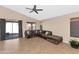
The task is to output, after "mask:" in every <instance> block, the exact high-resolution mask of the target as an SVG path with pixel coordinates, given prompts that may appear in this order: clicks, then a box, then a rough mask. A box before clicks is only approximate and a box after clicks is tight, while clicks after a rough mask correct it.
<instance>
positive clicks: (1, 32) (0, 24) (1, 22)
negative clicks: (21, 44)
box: [0, 19, 5, 40]
mask: <svg viewBox="0 0 79 59" xmlns="http://www.w3.org/2000/svg"><path fill="white" fill-rule="evenodd" d="M0 36H1V37H0V39H1V40H5V19H0Z"/></svg>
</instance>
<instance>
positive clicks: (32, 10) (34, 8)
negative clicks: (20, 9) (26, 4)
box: [26, 5, 43, 14]
mask: <svg viewBox="0 0 79 59" xmlns="http://www.w3.org/2000/svg"><path fill="white" fill-rule="evenodd" d="M36 7H37V6H36V5H34V7H33V8H32V9H31V8H26V9H28V10H31V11H30V12H29V13H32V12H35V13H36V14H38V11H43V9H37V8H36Z"/></svg>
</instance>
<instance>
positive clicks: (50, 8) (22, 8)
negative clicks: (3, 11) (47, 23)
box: [4, 5, 79, 20]
mask: <svg viewBox="0 0 79 59" xmlns="http://www.w3.org/2000/svg"><path fill="white" fill-rule="evenodd" d="M4 7H7V8H9V9H12V10H14V11H17V12H19V13H22V14H24V15H26V16H29V17H32V18H35V19H37V20H43V19H48V18H53V17H57V16H61V15H65V14H68V13H73V12H77V11H79V6H78V5H37V8H40V9H43V11H38V13H39V14H36V13H35V12H33V13H29V10H27V9H26V7H28V8H33V5H4Z"/></svg>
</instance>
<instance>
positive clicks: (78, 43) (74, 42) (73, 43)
mask: <svg viewBox="0 0 79 59" xmlns="http://www.w3.org/2000/svg"><path fill="white" fill-rule="evenodd" d="M69 42H70V45H71V47H73V48H76V49H78V47H79V42H78V41H76V40H71V41H69Z"/></svg>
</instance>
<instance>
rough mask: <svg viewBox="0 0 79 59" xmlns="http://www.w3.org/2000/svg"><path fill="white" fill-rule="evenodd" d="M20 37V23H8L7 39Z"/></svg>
mask: <svg viewBox="0 0 79 59" xmlns="http://www.w3.org/2000/svg"><path fill="white" fill-rule="evenodd" d="M18 35H19V24H18V22H6V36H5V37H6V38H8V39H9V38H10V39H12V38H15V37H18Z"/></svg>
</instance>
